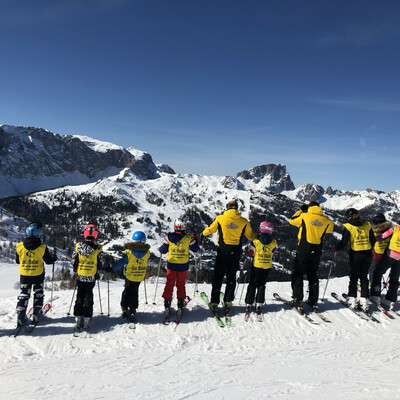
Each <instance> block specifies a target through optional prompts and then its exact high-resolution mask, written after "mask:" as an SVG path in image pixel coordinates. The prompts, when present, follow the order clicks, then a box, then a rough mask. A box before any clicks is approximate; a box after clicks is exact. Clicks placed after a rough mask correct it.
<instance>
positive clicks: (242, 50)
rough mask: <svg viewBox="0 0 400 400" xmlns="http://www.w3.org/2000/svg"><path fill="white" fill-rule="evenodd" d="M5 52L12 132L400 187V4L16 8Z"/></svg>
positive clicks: (207, 164) (3, 12)
mask: <svg viewBox="0 0 400 400" xmlns="http://www.w3.org/2000/svg"><path fill="white" fill-rule="evenodd" d="M0 51H1V55H2V57H1V60H2V61H1V63H0V123H2V124H11V125H23V126H37V127H42V128H45V129H49V130H51V131H53V132H55V133H59V134H80V135H87V136H92V137H94V138H96V139H99V140H105V141H110V142H113V143H115V144H118V145H121V146H125V147H128V146H133V147H135V148H137V149H140V150H144V151H147V152H149V153H150V154H151V155H152V156H153V159H154V161H155V162H156V163H167V164H169V165H170V166H171V167H173V168H174V169H175V170H176V171H177V172H181V173H200V174H205V175H233V176H235V175H236V173H237V172H239V171H241V170H244V169H249V168H251V167H254V166H257V165H261V164H268V163H281V164H285V165H286V166H287V168H288V171H289V173H290V175H291V177H292V180H293V181H294V183H295V185H300V184H303V183H314V184H320V185H321V186H323V187H325V188H326V187H328V186H329V185H331V186H332V187H333V188H338V189H349V190H355V189H365V188H372V189H378V190H384V191H392V190H396V189H400V185H399V177H398V171H399V167H400V157H399V150H400V139H399V137H400V135H399V133H400V132H399V131H400V129H399V128H400V82H399V80H400V73H399V71H400V1H397V0H385V1H384V2H380V1H365V0H361V1H359V0H352V1H348V0H343V1H342V0H335V1H331V0H315V1H314V0H313V1H307V0H303V1H298V0H292V1H285V0H279V1H272V0H271V1H268V0H259V1H252V0H246V1H235V0H229V1H228V0H225V1H223V0H212V1H211V0H210V1H209V0H181V1H168V0H159V1H153V0H147V1H142V0H140V1H139V0H138V1H134V0H129V1H128V0H112V1H111V0H110V1H103V0H96V1H83V0H79V1H78V0H75V1H74V0H69V1H58V0H52V1H41V0H35V1H34V2H32V1H18V2H17V1H15V0H4V1H2V3H1V5H0Z"/></svg>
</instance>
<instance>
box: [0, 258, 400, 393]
mask: <svg viewBox="0 0 400 400" xmlns="http://www.w3.org/2000/svg"><path fill="white" fill-rule="evenodd" d="M17 281H18V272H17V267H16V265H14V264H0V289H1V291H0V359H1V361H2V362H1V364H0V398H1V399H13V400H20V399H21V400H23V399H27V398H35V399H46V400H53V399H54V400H55V399H57V400H58V399H66V400H68V399H74V400H76V399H87V400H91V399H121V400H122V399H196V400H197V399H199V400H202V399H204V400H205V399H207V400H208V399H251V398H257V399H274V400H289V399H290V400H303V399H307V400H321V399H324V400H336V399H338V398H340V399H352V400H368V399H371V400H372V399H374V400H375V399H380V400H385V399H390V400H393V399H397V398H400V384H399V380H398V377H399V372H398V371H399V370H400V352H399V345H398V340H397V339H398V337H399V329H400V319H399V318H397V319H396V320H393V321H391V320H389V319H388V318H387V317H385V316H384V315H381V314H377V317H378V319H379V320H380V321H381V323H380V324H375V323H372V322H369V321H367V322H365V321H362V320H361V319H358V318H357V317H356V316H353V314H352V313H351V311H349V310H347V309H343V308H342V307H341V305H340V304H338V303H336V302H335V301H334V300H333V299H331V298H330V296H327V300H326V301H325V302H324V303H323V306H321V307H322V308H323V309H324V310H325V312H326V315H327V317H329V318H330V319H331V320H332V324H325V323H323V322H322V321H321V323H320V325H318V326H313V325H311V324H309V323H308V322H306V321H305V320H303V319H302V317H300V316H299V315H297V314H296V313H295V312H293V311H291V310H285V309H284V308H283V306H282V305H281V304H279V303H277V302H276V301H275V300H273V299H272V293H273V292H274V291H278V292H279V293H281V294H282V295H284V296H286V297H288V296H289V295H290V287H289V283H278V282H273V283H268V284H267V301H266V302H267V305H266V306H265V311H266V313H265V320H264V322H263V323H259V322H256V321H254V320H252V321H249V322H248V323H246V322H244V320H243V310H244V308H243V305H241V306H239V305H238V300H239V299H238V298H239V297H240V293H241V287H239V290H238V295H237V299H236V301H235V303H234V305H235V306H234V312H235V315H234V317H233V323H234V327H233V328H223V329H221V328H219V327H217V325H216V323H215V322H214V321H213V319H212V318H210V314H209V311H208V310H207V309H206V308H205V306H204V304H203V303H202V301H201V300H200V299H199V297H198V296H196V297H194V298H193V300H192V302H191V303H189V307H188V310H187V312H186V313H185V314H184V316H183V319H182V323H181V324H180V325H179V326H177V327H176V329H174V326H163V325H162V324H161V323H160V321H161V319H162V299H161V298H160V296H161V293H162V288H163V284H162V282H161V281H160V285H159V287H158V294H157V297H156V303H157V304H156V305H153V304H152V303H153V299H154V297H153V296H154V290H155V285H154V282H149V281H148V282H147V285H146V288H147V296H148V304H145V292H144V287H143V284H142V285H141V290H140V306H139V312H140V314H139V317H138V318H139V323H138V325H137V329H136V330H135V331H132V330H128V328H127V326H126V325H124V324H122V322H121V318H120V315H119V300H120V294H121V292H122V288H123V282H122V281H118V282H110V317H107V316H101V315H99V301H98V293H97V290H96V291H95V316H94V318H93V321H92V337H91V338H73V337H72V323H73V318H72V317H67V316H66V314H67V312H68V309H69V305H70V302H71V297H72V291H60V292H56V293H55V296H54V303H53V306H54V310H53V312H52V313H51V314H49V316H48V317H47V318H46V319H45V320H43V322H42V324H41V325H40V326H38V327H37V328H36V330H35V331H34V332H33V334H32V335H31V336H28V335H21V336H20V337H17V338H15V339H14V338H10V337H8V335H9V334H10V333H11V331H12V328H13V326H14V323H15V314H14V307H15V303H16V297H17V294H18V290H17V289H16V288H15V287H16V285H15V283H16V282H17ZM324 286H325V282H321V288H323V287H324ZM100 288H101V293H102V305H103V311H104V313H105V314H107V283H106V282H105V281H101V282H100ZM346 288H347V279H346V278H341V279H334V280H332V281H331V282H330V283H329V287H328V292H330V291H332V290H335V291H337V292H339V293H341V292H342V291H345V290H346ZM203 289H204V290H205V291H206V292H207V293H209V292H210V286H208V285H200V290H203ZM187 290H188V294H189V295H190V296H192V295H193V294H194V285H193V284H188V285H187ZM46 296H47V297H46V298H47V300H49V298H50V294H49V293H48V292H47V293H46ZM242 302H243V301H242ZM314 319H317V318H316V317H314Z"/></svg>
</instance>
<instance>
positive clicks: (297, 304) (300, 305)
mask: <svg viewBox="0 0 400 400" xmlns="http://www.w3.org/2000/svg"><path fill="white" fill-rule="evenodd" d="M289 306H290V307H293V308H295V309H296V310H297V311H298V312H299V313H300V314H304V310H303V303H302V302H301V301H300V300H297V299H293V300H290V301H289Z"/></svg>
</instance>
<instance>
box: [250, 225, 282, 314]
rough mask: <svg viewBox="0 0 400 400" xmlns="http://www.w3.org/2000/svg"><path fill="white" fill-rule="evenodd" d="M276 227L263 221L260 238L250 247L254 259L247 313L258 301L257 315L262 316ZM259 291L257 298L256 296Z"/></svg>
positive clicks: (274, 244)
mask: <svg viewBox="0 0 400 400" xmlns="http://www.w3.org/2000/svg"><path fill="white" fill-rule="evenodd" d="M273 230H274V225H273V224H272V223H271V222H267V221H262V222H261V223H260V227H259V229H258V236H257V239H255V240H254V241H253V242H252V243H251V244H250V246H249V250H248V254H249V256H250V257H254V258H253V263H252V266H251V271H250V282H249V285H248V286H247V293H246V299H245V301H246V313H250V312H251V306H252V304H253V303H254V300H256V303H257V304H256V312H257V315H261V306H262V305H263V304H264V301H265V284H266V283H267V277H268V275H269V272H270V271H271V267H272V257H273V255H274V251H275V248H276V240H275V239H273V238H272V236H271V235H272V232H273ZM256 291H257V296H256Z"/></svg>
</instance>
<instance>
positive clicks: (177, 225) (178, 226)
mask: <svg viewBox="0 0 400 400" xmlns="http://www.w3.org/2000/svg"><path fill="white" fill-rule="evenodd" d="M174 229H175V230H176V231H186V230H187V223H186V222H183V221H182V220H181V219H179V218H178V219H176V220H175V222H174Z"/></svg>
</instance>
